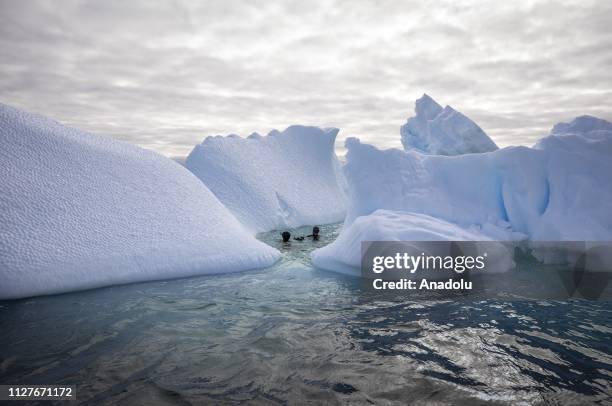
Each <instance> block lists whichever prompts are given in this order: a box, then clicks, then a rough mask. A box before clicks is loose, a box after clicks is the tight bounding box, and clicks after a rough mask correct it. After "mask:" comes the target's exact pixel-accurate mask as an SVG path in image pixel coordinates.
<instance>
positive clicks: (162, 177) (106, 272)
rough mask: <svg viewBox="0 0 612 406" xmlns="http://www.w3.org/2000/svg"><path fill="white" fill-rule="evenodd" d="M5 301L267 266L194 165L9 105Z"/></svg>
mask: <svg viewBox="0 0 612 406" xmlns="http://www.w3.org/2000/svg"><path fill="white" fill-rule="evenodd" d="M0 173H1V175H0V299H10V298H19V297H26V296H33V295H41V294H52V293H59V292H66V291H71V290H79V289H87V288H95V287H100V286H106V285H112V284H120V283H128V282H135V281H145V280H153V279H164V278H174V277H183V276H189V275H199V274H209V273H219V272H232V271H240V270H246V269H251V268H259V267H265V266H269V265H271V264H272V263H274V262H275V261H276V260H277V259H278V258H279V253H278V252H277V251H276V250H275V249H273V248H271V247H269V246H267V245H265V244H263V243H261V242H259V241H257V240H256V239H254V238H253V237H252V236H251V235H250V234H249V233H248V232H247V231H246V230H245V229H244V228H243V226H242V225H241V224H240V223H239V222H238V221H237V220H236V219H235V218H234V217H233V216H232V215H231V213H230V212H229V211H228V210H227V209H226V208H225V207H224V206H223V205H222V204H221V203H220V202H219V201H218V200H217V198H216V197H215V196H214V195H213V194H212V193H211V192H210V191H209V190H208V189H207V188H206V187H205V186H204V185H202V183H201V182H200V181H199V180H198V179H197V178H196V177H195V176H193V174H191V173H190V172H189V171H188V170H187V169H185V168H183V167H182V166H180V165H179V164H177V163H175V162H173V161H172V160H170V159H168V158H165V157H162V156H160V155H158V154H156V153H154V152H151V151H147V150H143V149H141V148H138V147H136V146H133V145H129V144H126V143H123V142H119V141H115V140H112V139H110V138H105V137H99V136H95V135H91V134H87V133H84V132H81V131H78V130H76V129H71V128H68V127H64V126H62V125H60V124H58V123H56V122H55V121H52V120H49V119H45V118H43V117H40V116H36V115H32V114H27V113H23V112H20V111H18V110H16V109H14V108H11V107H8V106H4V105H0Z"/></svg>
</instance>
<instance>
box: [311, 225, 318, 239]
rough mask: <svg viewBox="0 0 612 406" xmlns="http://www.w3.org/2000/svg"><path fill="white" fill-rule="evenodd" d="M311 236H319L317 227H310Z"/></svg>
mask: <svg viewBox="0 0 612 406" xmlns="http://www.w3.org/2000/svg"><path fill="white" fill-rule="evenodd" d="M312 236H313V237H318V236H319V227H317V226H314V227H313V229H312Z"/></svg>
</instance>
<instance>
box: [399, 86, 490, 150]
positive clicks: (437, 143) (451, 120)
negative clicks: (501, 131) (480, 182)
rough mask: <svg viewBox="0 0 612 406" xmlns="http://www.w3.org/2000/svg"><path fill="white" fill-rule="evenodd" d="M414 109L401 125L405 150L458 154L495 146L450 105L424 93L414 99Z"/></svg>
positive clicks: (470, 121) (472, 123) (476, 126)
mask: <svg viewBox="0 0 612 406" xmlns="http://www.w3.org/2000/svg"><path fill="white" fill-rule="evenodd" d="M414 110H415V113H416V116H414V117H411V118H409V119H408V121H407V122H406V124H404V125H403V126H402V127H401V128H400V134H401V136H402V144H403V145H404V149H405V150H406V151H409V150H415V151H418V152H422V153H424V154H433V155H461V154H469V153H474V152H490V151H495V150H496V149H498V148H497V145H496V144H495V143H494V142H493V140H492V139H491V138H489V136H488V135H487V134H486V133H485V132H484V131H483V130H482V129H481V128H480V127H479V126H478V125H477V124H476V123H475V122H473V121H472V120H470V119H469V118H468V117H466V116H464V115H463V114H461V113H460V112H458V111H456V110H454V109H453V108H452V107H451V106H446V107H444V108H442V106H440V105H439V104H438V103H437V102H436V101H435V100H434V99H432V98H431V97H430V96H428V95H427V94H424V95H423V96H422V97H421V98H420V99H418V100H417V101H416V105H415V109H414Z"/></svg>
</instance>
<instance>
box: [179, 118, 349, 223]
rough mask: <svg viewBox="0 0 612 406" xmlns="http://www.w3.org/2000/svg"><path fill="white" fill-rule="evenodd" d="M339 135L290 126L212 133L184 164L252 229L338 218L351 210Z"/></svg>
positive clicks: (321, 221) (330, 129) (326, 131)
mask: <svg viewBox="0 0 612 406" xmlns="http://www.w3.org/2000/svg"><path fill="white" fill-rule="evenodd" d="M337 134H338V129H336V128H326V129H322V128H318V127H305V126H291V127H289V128H287V129H286V130H284V131H282V132H279V131H272V132H270V133H269V134H268V135H267V136H261V135H259V134H257V133H254V134H251V135H250V136H249V137H248V138H241V137H239V136H236V135H230V136H226V137H223V136H214V137H207V138H206V139H205V140H204V141H203V142H202V143H201V144H199V145H196V146H195V148H194V149H193V150H192V151H191V153H190V154H189V156H188V157H187V161H186V163H185V166H186V167H187V168H188V169H189V170H190V171H192V172H193V173H194V174H195V175H196V176H197V177H199V178H200V179H201V180H202V182H203V183H204V184H205V185H206V186H207V187H208V188H209V189H210V190H211V191H212V192H213V193H214V194H215V195H216V196H217V198H219V200H220V201H221V202H222V203H223V204H224V205H225V206H226V207H227V208H228V209H229V210H230V211H231V212H232V213H233V214H234V215H235V216H236V217H237V218H238V220H240V221H241V222H242V223H243V224H244V225H245V226H246V227H247V228H248V229H249V230H250V231H251V232H253V233H257V232H263V231H269V230H274V229H280V228H286V227H298V226H302V225H313V224H322V223H334V222H338V221H342V220H343V219H344V216H345V213H346V208H345V204H346V203H345V201H346V196H345V192H344V189H343V187H342V184H343V182H344V180H343V179H342V174H341V169H340V163H339V161H338V158H337V157H336V154H335V152H334V143H335V140H336V135H337Z"/></svg>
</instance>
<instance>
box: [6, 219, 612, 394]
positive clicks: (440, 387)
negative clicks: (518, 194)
mask: <svg viewBox="0 0 612 406" xmlns="http://www.w3.org/2000/svg"><path fill="white" fill-rule="evenodd" d="M321 228H322V235H323V238H322V239H321V241H317V242H313V241H309V240H306V241H303V242H296V241H293V242H291V244H288V245H286V244H283V243H282V242H281V241H280V235H279V233H278V232H271V233H266V234H262V235H260V238H261V239H262V240H263V241H266V242H267V243H269V244H271V245H274V246H276V247H278V248H279V249H280V250H281V251H282V252H283V254H284V258H283V259H282V260H281V261H280V262H279V263H277V264H276V265H275V266H273V267H271V268H268V269H263V270H256V271H249V272H241V273H235V274H227V275H217V276H203V277H196V278H188V279H180V280H172V281H161V282H148V283H138V284H131V285H124V286H114V287H108V288H103V289H96V290H90V291H84V292H76V293H70V294H63V295H56V296H48V297H37V298H31V299H25V300H18V301H5V302H0V383H3V384H56V385H58V384H66V385H76V387H77V398H78V401H79V403H81V404H117V403H119V404H130V405H132V404H140V405H157V404H185V405H186V404H206V405H208V404H215V405H222V404H236V403H247V404H262V405H264V404H265V405H268V404H304V403H310V404H355V405H359V404H376V405H385V404H408V403H411V402H414V403H436V404H451V403H452V404H466V405H477V404H481V403H482V404H484V403H493V404H520V403H524V404H551V405H558V404H567V405H575V404H591V403H598V404H612V303H611V302H601V301H584V300H573V301H533V300H531V301H511V300H510V301H509V300H499V299H490V300H479V301H469V300H460V301H452V300H423V299H421V300H410V297H409V296H406V295H398V296H394V297H392V298H389V297H382V296H380V295H377V294H376V293H375V292H370V291H367V290H364V289H362V288H361V286H360V282H359V280H358V279H356V278H351V277H348V276H342V275H338V274H334V273H330V272H326V271H322V270H317V269H314V268H313V267H312V265H311V264H310V259H309V258H310V252H311V251H312V249H314V248H316V247H318V246H323V245H326V244H327V243H329V242H330V241H332V240H333V239H334V238H335V237H336V235H337V233H338V229H339V226H338V225H328V226H322V227H321ZM308 231H309V229H307V228H301V229H298V230H293V234H294V235H299V234H307V233H308ZM52 403H53V402H48V401H47V402H41V404H46V405H48V404H52Z"/></svg>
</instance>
